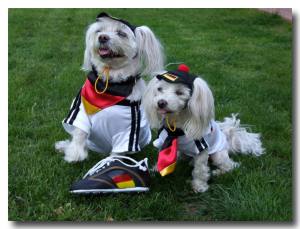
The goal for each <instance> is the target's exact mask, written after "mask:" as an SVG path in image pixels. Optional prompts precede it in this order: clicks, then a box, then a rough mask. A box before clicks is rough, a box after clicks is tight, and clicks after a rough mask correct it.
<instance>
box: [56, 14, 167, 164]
mask: <svg viewBox="0 0 300 229" xmlns="http://www.w3.org/2000/svg"><path fill="white" fill-rule="evenodd" d="M163 60H164V56H163V52H162V46H161V45H160V43H159V41H158V39H157V38H156V37H155V35H154V34H153V32H152V31H151V30H150V29H149V28H148V27H146V26H140V27H135V26H133V25H131V24H130V23H129V22H127V21H125V20H122V19H118V18H114V17H111V16H110V15H108V14H106V13H101V14H99V15H98V16H97V20H96V22H94V23H92V24H91V25H90V26H89V28H88V30H87V32H86V48H85V52H84V63H83V70H85V71H86V72H88V77H87V78H88V79H87V80H86V81H85V84H84V86H83V87H82V88H81V90H80V92H79V93H78V95H77V97H76V98H75V99H74V100H73V103H72V106H71V109H70V111H69V114H68V116H67V117H66V118H65V119H64V121H63V126H64V128H65V130H66V131H67V132H68V133H70V134H71V135H72V140H71V141H70V140H65V141H59V142H57V143H56V144H55V148H56V149H57V150H58V151H60V152H63V153H64V154H65V157H64V159H65V160H66V161H68V162H76V161H81V160H84V159H85V158H86V157H87V156H88V151H87V149H91V150H93V151H96V152H101V153H126V152H136V151H139V150H140V149H141V148H142V147H143V146H145V145H147V144H148V143H149V142H150V140H151V132H150V127H149V125H148V122H147V120H146V118H145V115H144V112H143V110H142V109H141V108H140V106H139V105H140V100H141V97H142V94H143V92H144V90H145V87H146V86H145V82H144V80H142V79H141V77H142V76H146V75H153V72H155V71H159V70H161V69H163Z"/></svg>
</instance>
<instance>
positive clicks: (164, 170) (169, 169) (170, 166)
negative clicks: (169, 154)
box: [159, 162, 176, 177]
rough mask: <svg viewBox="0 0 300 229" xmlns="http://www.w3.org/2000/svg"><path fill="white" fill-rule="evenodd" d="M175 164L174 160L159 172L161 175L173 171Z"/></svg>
mask: <svg viewBox="0 0 300 229" xmlns="http://www.w3.org/2000/svg"><path fill="white" fill-rule="evenodd" d="M175 165H176V162H174V163H173V164H171V165H169V166H168V167H166V168H164V169H163V170H161V171H160V172H159V173H160V175H161V176H162V177H164V176H166V175H168V174H170V173H172V172H174V170H175Z"/></svg>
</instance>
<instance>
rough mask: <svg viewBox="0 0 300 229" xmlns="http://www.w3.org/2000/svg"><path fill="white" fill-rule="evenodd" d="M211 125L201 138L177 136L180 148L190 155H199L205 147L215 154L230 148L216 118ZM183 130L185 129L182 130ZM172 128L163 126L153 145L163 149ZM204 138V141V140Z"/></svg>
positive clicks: (209, 152)
mask: <svg viewBox="0 0 300 229" xmlns="http://www.w3.org/2000/svg"><path fill="white" fill-rule="evenodd" d="M210 124H211V125H210V127H209V128H208V129H207V131H206V134H205V135H204V136H203V137H202V139H199V140H198V141H197V140H195V139H189V138H187V137H186V136H185V135H184V134H181V135H180V136H178V137H177V144H178V150H179V151H180V152H182V153H184V154H186V155H188V156H191V157H195V156H197V155H199V154H200V153H201V152H202V151H203V150H204V149H206V150H207V152H208V154H213V153H216V152H218V151H221V150H224V149H227V148H228V143H227V140H226V136H225V134H224V133H223V132H222V131H221V130H220V127H219V125H218V123H216V122H215V121H214V120H212V121H211V122H210ZM182 132H183V131H182ZM170 133H171V132H170V130H168V128H167V127H165V126H164V127H163V128H162V129H161V131H160V133H159V136H158V138H157V139H156V140H155V141H154V142H153V145H154V146H155V147H156V148H158V149H161V148H162V146H163V144H164V142H165V140H166V139H167V137H168V136H169V135H170ZM203 140H204V141H203Z"/></svg>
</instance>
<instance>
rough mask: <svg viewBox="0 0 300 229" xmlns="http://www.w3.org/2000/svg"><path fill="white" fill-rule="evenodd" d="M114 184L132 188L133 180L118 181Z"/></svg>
mask: <svg viewBox="0 0 300 229" xmlns="http://www.w3.org/2000/svg"><path fill="white" fill-rule="evenodd" d="M116 185H117V187H118V188H134V187H135V183H134V181H133V180H129V181H122V182H118V183H116Z"/></svg>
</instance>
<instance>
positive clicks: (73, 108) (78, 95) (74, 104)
mask: <svg viewBox="0 0 300 229" xmlns="http://www.w3.org/2000/svg"><path fill="white" fill-rule="evenodd" d="M80 93H81V89H80V90H79V92H78V94H77V96H76V98H75V99H74V100H73V104H72V107H71V109H70V111H69V113H68V115H67V117H66V118H65V119H64V123H68V119H69V118H70V116H71V114H72V113H73V111H74V110H75V109H76V107H77V106H78V101H79V100H80Z"/></svg>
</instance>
